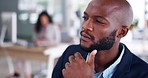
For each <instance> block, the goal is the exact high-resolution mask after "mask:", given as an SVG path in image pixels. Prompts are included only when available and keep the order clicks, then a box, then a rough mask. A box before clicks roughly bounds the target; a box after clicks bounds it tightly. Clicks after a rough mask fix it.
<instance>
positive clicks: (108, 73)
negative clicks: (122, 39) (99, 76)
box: [103, 46, 125, 78]
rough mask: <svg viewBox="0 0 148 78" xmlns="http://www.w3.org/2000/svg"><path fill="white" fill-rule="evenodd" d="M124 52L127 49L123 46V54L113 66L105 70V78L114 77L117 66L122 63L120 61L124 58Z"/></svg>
mask: <svg viewBox="0 0 148 78" xmlns="http://www.w3.org/2000/svg"><path fill="white" fill-rule="evenodd" d="M124 50H125V47H124V46H123V49H122V52H121V54H120V56H119V58H118V59H117V60H116V61H115V62H114V63H113V64H112V65H110V66H109V67H108V68H107V69H105V70H104V71H103V77H104V78H111V76H112V75H113V73H114V72H115V70H116V67H117V65H118V64H119V63H120V61H121V59H122V57H123V54H124Z"/></svg>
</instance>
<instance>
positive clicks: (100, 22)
mask: <svg viewBox="0 0 148 78" xmlns="http://www.w3.org/2000/svg"><path fill="white" fill-rule="evenodd" d="M96 22H97V23H99V24H104V23H103V22H102V21H99V20H96Z"/></svg>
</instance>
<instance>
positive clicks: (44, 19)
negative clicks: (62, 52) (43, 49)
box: [33, 11, 61, 46]
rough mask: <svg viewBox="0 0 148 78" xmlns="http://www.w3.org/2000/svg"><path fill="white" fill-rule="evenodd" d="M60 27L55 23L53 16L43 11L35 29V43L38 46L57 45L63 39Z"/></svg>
mask: <svg viewBox="0 0 148 78" xmlns="http://www.w3.org/2000/svg"><path fill="white" fill-rule="evenodd" d="M60 34H61V33H60V28H59V27H58V26H57V25H56V24H54V23H53V20H52V17H51V16H50V15H49V14H48V13H47V12H46V11H43V12H41V13H40V14H39V17H38V19H37V22H36V24H35V30H34V35H33V39H34V43H35V45H37V46H50V45H57V44H58V43H60V41H61V35H60Z"/></svg>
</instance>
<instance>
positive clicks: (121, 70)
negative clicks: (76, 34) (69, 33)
mask: <svg viewBox="0 0 148 78" xmlns="http://www.w3.org/2000/svg"><path fill="white" fill-rule="evenodd" d="M122 45H124V44H122V43H120V48H119V51H121V50H122ZM124 46H125V45H124ZM76 52H80V53H81V54H82V56H83V57H84V58H85V59H86V57H87V53H88V52H85V51H84V50H83V49H81V47H80V46H79V45H71V46H69V47H68V48H67V49H66V50H65V52H64V53H63V55H62V56H61V57H60V59H59V60H58V62H57V64H56V66H55V68H54V70H53V73H52V78H63V75H62V69H63V68H64V66H65V63H66V62H68V57H69V56H70V55H73V54H74V53H76ZM112 78H148V64H147V63H146V62H144V61H143V60H141V59H140V58H138V57H137V56H136V55H134V54H133V53H131V52H130V51H129V49H128V48H127V47H126V46H125V52H124V55H123V57H122V59H121V62H120V63H119V64H118V67H117V69H116V71H115V72H114V74H113V76H112Z"/></svg>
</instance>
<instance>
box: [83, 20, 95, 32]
mask: <svg viewBox="0 0 148 78" xmlns="http://www.w3.org/2000/svg"><path fill="white" fill-rule="evenodd" d="M82 29H83V30H89V31H93V30H94V27H93V21H92V20H87V21H85V22H84V23H83V26H82Z"/></svg>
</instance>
